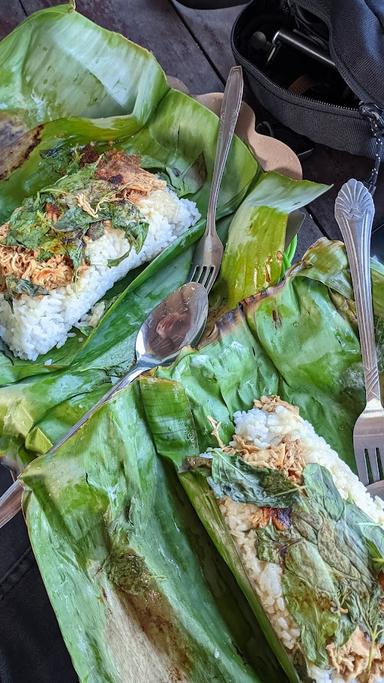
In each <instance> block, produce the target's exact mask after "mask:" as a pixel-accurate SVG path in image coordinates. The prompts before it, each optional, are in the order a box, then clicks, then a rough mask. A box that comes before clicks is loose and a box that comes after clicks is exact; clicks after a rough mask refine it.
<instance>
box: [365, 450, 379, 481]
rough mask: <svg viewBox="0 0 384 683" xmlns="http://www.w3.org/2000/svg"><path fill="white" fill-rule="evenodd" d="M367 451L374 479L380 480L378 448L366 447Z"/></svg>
mask: <svg viewBox="0 0 384 683" xmlns="http://www.w3.org/2000/svg"><path fill="white" fill-rule="evenodd" d="M365 452H366V457H367V459H368V461H369V465H370V468H371V474H372V481H378V480H379V479H380V472H379V466H378V463H377V457H376V448H366V449H365Z"/></svg>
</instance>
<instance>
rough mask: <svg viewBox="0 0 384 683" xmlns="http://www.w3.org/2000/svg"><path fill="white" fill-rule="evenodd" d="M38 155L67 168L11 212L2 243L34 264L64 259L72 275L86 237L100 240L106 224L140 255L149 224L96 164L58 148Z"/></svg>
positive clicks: (115, 262) (81, 258)
mask: <svg viewBox="0 0 384 683" xmlns="http://www.w3.org/2000/svg"><path fill="white" fill-rule="evenodd" d="M88 152H89V150H88ZM95 154H96V157H98V156H99V155H98V154H97V153H96V152H95V151H94V154H93V156H94V155H95ZM42 155H43V156H44V157H45V158H46V159H48V160H49V161H50V162H51V164H52V169H53V170H54V171H56V172H58V171H60V170H61V172H63V170H64V169H66V175H64V176H63V177H62V178H60V179H59V180H58V181H57V182H56V183H54V184H53V185H51V186H50V187H47V188H45V189H43V190H41V191H40V192H39V193H38V194H37V195H36V196H35V197H33V198H27V199H25V200H24V202H23V203H22V205H21V206H20V207H18V208H17V209H15V211H14V212H13V213H12V215H11V216H10V219H9V221H8V224H7V234H6V236H5V237H4V238H3V239H2V243H3V244H6V245H7V246H18V247H24V248H25V249H29V250H33V251H34V255H35V258H36V259H37V260H38V261H47V260H49V259H50V258H52V257H53V256H66V257H67V258H68V259H69V260H70V261H71V263H72V266H73V269H74V275H75V276H76V272H77V270H78V268H79V266H80V265H81V264H82V263H84V261H85V248H86V240H85V238H86V237H87V238H89V239H91V240H96V239H99V237H101V236H102V235H103V234H104V232H105V228H106V225H111V226H112V228H114V229H119V230H122V231H123V232H124V236H125V238H126V239H127V240H128V242H129V245H130V249H131V248H132V247H133V248H134V249H135V251H136V253H139V252H140V251H141V249H142V247H143V244H144V241H145V239H146V237H147V233H148V222H147V221H146V220H145V218H144V216H143V215H142V213H141V212H140V210H139V209H138V208H137V207H136V206H135V205H134V204H132V203H131V202H130V201H129V200H127V199H124V198H121V196H120V195H119V191H120V190H121V187H119V185H114V184H111V183H110V182H108V181H107V180H104V179H100V178H98V177H97V176H96V170H97V167H98V161H97V160H96V161H95V160H94V161H91V162H90V163H86V164H84V163H83V161H82V154H81V153H80V151H79V150H68V149H67V148H65V147H62V146H61V147H60V146H59V147H58V148H55V149H53V150H46V151H45V152H43V153H42ZM91 156H92V155H91ZM106 222H108V223H106ZM130 249H129V250H127V251H126V253H125V254H123V255H122V256H121V257H119V258H118V259H113V260H111V261H110V263H109V265H110V266H116V265H118V264H119V263H121V261H123V260H124V259H125V258H126V257H127V256H128V254H129V253H130ZM27 289H28V287H27V286H26V285H25V284H24V285H20V286H19V287H16V286H15V285H14V284H13V286H12V287H11V288H9V289H7V292H8V296H14V295H16V294H17V293H21V292H23V293H26V292H27ZM29 289H30V292H29V293H32V291H34V290H33V286H30V288H29ZM36 293H41V292H36Z"/></svg>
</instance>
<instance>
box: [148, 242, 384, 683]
mask: <svg viewBox="0 0 384 683" xmlns="http://www.w3.org/2000/svg"><path fill="white" fill-rule="evenodd" d="M372 277H373V291H374V305H375V313H376V337H377V347H378V354H379V358H380V363H381V364H382V358H383V349H384V337H383V330H384V324H383V322H384V321H383V307H382V301H383V298H382V296H383V287H384V269H383V267H382V266H381V264H379V263H378V262H373V263H372ZM351 294H352V292H351V285H350V281H349V273H348V269H347V262H346V257H345V252H344V247H343V245H342V244H341V243H340V242H328V241H327V240H321V241H320V242H319V243H317V244H316V245H315V246H314V247H312V248H311V249H310V250H309V251H308V252H307V254H306V255H305V256H304V258H303V260H302V261H301V262H300V263H299V264H297V265H296V266H294V267H292V269H291V270H290V271H289V272H288V274H287V276H286V279H285V281H284V282H283V283H280V284H279V285H277V286H274V287H271V288H269V289H267V290H266V291H265V292H262V293H260V294H259V295H256V296H253V297H249V298H248V299H246V300H245V301H244V302H242V304H241V306H239V307H238V308H237V309H235V310H234V311H231V312H230V313H228V314H226V315H225V316H224V317H222V318H221V319H220V320H219V321H218V323H217V325H216V328H215V330H214V331H213V333H212V334H211V338H210V340H208V342H207V343H206V344H205V345H203V346H202V348H200V349H199V351H197V352H192V351H187V350H185V351H184V352H183V354H182V355H181V357H180V358H179V360H178V361H177V362H176V363H175V365H174V366H173V367H172V368H170V369H161V368H160V369H159V370H158V371H157V372H156V376H155V377H146V378H143V379H142V380H141V381H140V386H141V392H142V397H143V405H144V410H145V414H146V417H147V421H148V425H149V427H150V430H151V433H152V435H153V438H154V442H155V446H156V450H157V452H158V453H159V454H160V455H161V456H163V457H164V458H165V459H167V460H171V461H172V462H173V464H174V465H175V468H176V470H177V471H178V474H179V480H180V482H181V484H182V486H183V487H184V489H185V491H186V493H187V495H188V497H189V499H190V501H191V502H192V504H193V506H194V508H195V510H196V512H197V513H198V515H199V517H200V519H201V521H202V523H203V524H204V526H205V528H206V529H207V531H208V533H209V535H210V537H211V539H212V541H213V542H214V544H215V546H216V547H217V549H218V551H219V553H220V554H221V556H222V557H223V559H224V560H225V561H226V563H227V565H228V567H229V568H230V569H231V571H232V573H233V575H234V576H235V578H236V579H237V582H238V585H239V586H240V587H241V589H242V591H243V593H244V595H245V596H246V598H247V600H248V603H249V605H250V606H251V607H252V609H253V610H254V613H255V615H256V617H257V619H258V621H259V623H260V626H261V627H262V629H263V632H264V633H265V635H266V637H267V639H268V642H269V644H270V646H271V648H272V650H273V652H274V653H275V655H276V656H277V658H278V659H279V661H280V664H281V666H282V668H283V669H284V671H285V674H286V675H287V677H288V678H289V680H290V681H292V682H293V681H299V680H300V674H299V672H298V671H297V670H296V669H295V667H294V663H293V662H292V661H291V660H290V659H289V657H288V656H287V653H286V652H285V651H284V650H283V649H282V647H281V644H280V643H279V641H278V639H277V637H276V636H275V634H274V632H273V630H272V628H271V626H270V624H269V622H268V618H267V617H266V615H265V613H264V611H263V609H262V606H261V604H260V602H259V600H258V598H257V596H256V595H255V592H254V590H253V588H252V587H251V584H250V583H249V580H248V578H247V575H246V573H245V571H244V569H243V565H242V562H241V559H240V557H239V555H238V552H237V550H236V548H235V545H234V542H233V541H232V538H231V536H230V533H229V531H228V530H227V528H226V526H225V523H224V521H223V519H222V517H221V513H220V511H219V508H218V505H217V502H216V499H215V496H214V493H213V492H212V490H211V488H210V487H209V485H208V483H207V479H206V477H205V476H204V475H203V474H202V473H201V472H199V470H192V471H185V468H184V467H183V462H184V459H185V457H192V458H193V457H195V456H199V454H201V453H203V452H204V451H206V449H207V448H209V447H215V446H217V440H216V438H215V437H214V436H213V435H212V424H211V422H210V421H209V420H208V416H209V417H210V418H213V419H214V420H215V421H216V422H218V423H219V435H220V438H221V439H222V441H224V442H225V443H228V441H229V440H230V438H231V436H232V434H233V433H234V424H233V414H234V412H236V411H239V410H249V409H250V408H251V407H252V405H253V400H254V399H255V398H260V397H261V396H263V395H269V394H279V395H280V396H281V397H282V398H283V399H284V400H286V401H288V402H289V403H292V404H294V405H297V406H299V408H300V414H301V415H302V416H303V417H304V418H305V419H307V420H309V422H311V423H312V424H313V426H314V428H315V430H316V431H317V433H318V434H320V435H321V436H323V437H324V438H325V439H326V440H327V441H328V442H329V443H330V445H331V446H332V447H333V448H334V449H335V450H336V451H337V452H338V454H339V455H340V457H341V458H343V459H344V460H345V461H346V462H347V463H348V465H349V466H350V467H351V468H352V469H353V470H354V469H355V462H354V456H353V445H352V433H353V426H354V423H355V420H356V418H357V416H358V415H359V413H360V412H361V410H362V409H363V407H364V384H363V372H362V365H361V357H360V348H359V341H358V336H357V329H356V320H355V310H354V302H353V301H352V300H351Z"/></svg>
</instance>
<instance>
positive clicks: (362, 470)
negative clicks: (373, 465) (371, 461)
mask: <svg viewBox="0 0 384 683" xmlns="http://www.w3.org/2000/svg"><path fill="white" fill-rule="evenodd" d="M353 449H354V451H355V459H356V465H357V474H358V477H359V479H360V481H362V482H363V484H364V486H367V485H368V484H369V476H368V467H367V461H366V458H365V448H364V446H363V445H362V444H360V443H359V440H358V439H356V438H355V437H354V438H353Z"/></svg>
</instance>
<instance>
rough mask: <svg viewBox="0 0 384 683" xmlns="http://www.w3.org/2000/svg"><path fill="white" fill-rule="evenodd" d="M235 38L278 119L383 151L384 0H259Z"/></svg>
mask: <svg viewBox="0 0 384 683" xmlns="http://www.w3.org/2000/svg"><path fill="white" fill-rule="evenodd" d="M181 1H182V2H183V0H181ZM184 2H185V4H188V5H189V6H195V7H197V6H199V7H200V8H202V7H205V8H206V9H208V8H209V7H213V6H214V7H216V8H217V7H218V6H222V7H223V6H224V4H225V6H228V5H229V4H234V3H231V0H226V2H225V3H224V0H222V1H221V2H220V0H210V1H209V0H206V1H205V2H204V0H184ZM231 42H232V49H233V53H234V56H235V59H236V61H237V63H238V64H241V65H242V66H243V69H244V72H245V75H246V77H247V80H248V84H249V86H250V89H251V90H252V92H253V93H254V94H255V96H256V98H257V100H258V101H259V102H260V103H261V104H262V105H263V106H264V107H265V108H266V109H267V110H268V111H270V112H271V113H272V114H273V115H274V117H275V118H276V119H278V120H279V121H281V122H282V123H283V124H285V125H286V126H288V127H289V128H291V129H292V130H294V131H296V132H297V133H299V134H301V135H305V136H307V137H308V138H310V139H311V140H313V141H315V142H319V143H323V144H325V145H328V146H329V147H333V148H334V149H339V150H344V151H347V152H350V153H352V154H360V155H364V156H369V157H374V156H375V154H377V153H379V154H380V155H381V156H382V144H381V136H382V133H383V131H384V78H383V75H384V2H383V0H254V1H253V2H251V3H250V4H248V5H247V7H246V8H245V9H244V10H243V11H242V12H241V14H240V15H239V17H238V18H237V20H236V22H235V24H234V26H233V30H232V36H231Z"/></svg>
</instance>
